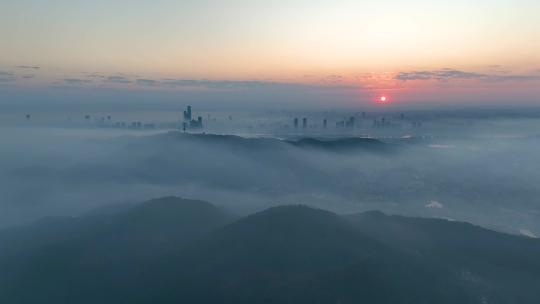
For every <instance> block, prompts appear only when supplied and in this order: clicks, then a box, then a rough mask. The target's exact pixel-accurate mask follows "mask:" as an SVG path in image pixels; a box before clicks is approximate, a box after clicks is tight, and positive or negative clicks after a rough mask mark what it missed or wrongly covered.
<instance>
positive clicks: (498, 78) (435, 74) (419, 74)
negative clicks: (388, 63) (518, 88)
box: [394, 68, 540, 82]
mask: <svg viewBox="0 0 540 304" xmlns="http://www.w3.org/2000/svg"><path fill="white" fill-rule="evenodd" d="M508 73H509V72H508V71H504V72H499V74H485V73H477V72H466V71H460V70H456V69H450V68H445V69H440V70H431V71H428V70H423V71H412V72H399V73H397V74H396V75H395V77H394V79H396V80H400V81H419V80H420V81H421V80H435V81H441V82H446V81H452V80H479V81H483V82H507V81H512V82H518V81H531V80H538V79H540V76H538V75H510V74H508Z"/></svg>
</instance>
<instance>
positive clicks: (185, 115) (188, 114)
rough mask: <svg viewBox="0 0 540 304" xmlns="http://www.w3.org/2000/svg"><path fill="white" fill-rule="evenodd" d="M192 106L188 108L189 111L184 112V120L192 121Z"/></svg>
mask: <svg viewBox="0 0 540 304" xmlns="http://www.w3.org/2000/svg"><path fill="white" fill-rule="evenodd" d="M191 115H192V114H191V106H187V110H185V111H184V120H187V121H190V120H191Z"/></svg>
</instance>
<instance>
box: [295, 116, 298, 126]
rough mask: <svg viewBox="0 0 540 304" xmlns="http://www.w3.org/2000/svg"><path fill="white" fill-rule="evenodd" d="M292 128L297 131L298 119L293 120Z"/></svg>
mask: <svg viewBox="0 0 540 304" xmlns="http://www.w3.org/2000/svg"><path fill="white" fill-rule="evenodd" d="M294 127H295V128H296V129H297V128H298V117H296V118H295V119H294Z"/></svg>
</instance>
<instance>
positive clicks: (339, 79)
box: [323, 75, 345, 83]
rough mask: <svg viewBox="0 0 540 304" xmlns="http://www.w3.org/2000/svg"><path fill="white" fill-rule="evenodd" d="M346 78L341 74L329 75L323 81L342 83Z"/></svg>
mask: <svg viewBox="0 0 540 304" xmlns="http://www.w3.org/2000/svg"><path fill="white" fill-rule="evenodd" d="M343 80H345V77H343V76H341V75H328V76H326V77H325V78H324V79H323V82H330V83H341V82H343Z"/></svg>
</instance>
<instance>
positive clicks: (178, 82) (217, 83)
mask: <svg viewBox="0 0 540 304" xmlns="http://www.w3.org/2000/svg"><path fill="white" fill-rule="evenodd" d="M161 83H163V84H165V85H169V86H175V87H201V88H209V89H243V88H257V87H269V86H270V87H275V86H279V85H286V84H282V83H278V82H271V81H257V80H208V79H200V80H197V79H163V80H162V81H161Z"/></svg>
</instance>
